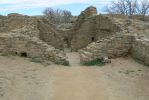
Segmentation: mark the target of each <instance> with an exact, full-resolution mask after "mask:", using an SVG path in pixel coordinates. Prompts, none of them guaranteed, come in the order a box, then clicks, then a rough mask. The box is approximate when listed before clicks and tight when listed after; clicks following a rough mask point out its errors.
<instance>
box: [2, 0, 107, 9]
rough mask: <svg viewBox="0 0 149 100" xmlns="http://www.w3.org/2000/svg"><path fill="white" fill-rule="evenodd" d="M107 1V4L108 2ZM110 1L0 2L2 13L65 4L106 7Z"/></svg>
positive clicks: (14, 0) (35, 0) (52, 0)
mask: <svg viewBox="0 0 149 100" xmlns="http://www.w3.org/2000/svg"><path fill="white" fill-rule="evenodd" d="M106 1H107V2H106ZM108 1H109V0H5V1H4V0H3V1H2V0H0V5H1V6H2V7H0V10H1V11H8V10H18V9H31V8H43V7H53V6H58V5H64V4H73V3H81V4H100V5H104V4H106V3H108Z"/></svg>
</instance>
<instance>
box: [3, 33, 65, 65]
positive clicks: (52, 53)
mask: <svg viewBox="0 0 149 100" xmlns="http://www.w3.org/2000/svg"><path fill="white" fill-rule="evenodd" d="M0 53H1V54H3V55H19V56H25V57H28V58H32V59H38V60H47V61H52V62H55V63H58V64H65V63H67V61H66V55H65V54H64V52H62V51H59V50H57V49H55V48H54V47H52V46H50V45H48V44H47V43H45V42H43V41H42V40H39V39H38V38H36V37H33V38H30V37H29V36H22V35H1V36H0Z"/></svg>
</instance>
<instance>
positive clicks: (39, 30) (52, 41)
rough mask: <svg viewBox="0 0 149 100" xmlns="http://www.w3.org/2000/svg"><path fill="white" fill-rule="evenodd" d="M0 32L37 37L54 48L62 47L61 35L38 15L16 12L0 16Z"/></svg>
mask: <svg viewBox="0 0 149 100" xmlns="http://www.w3.org/2000/svg"><path fill="white" fill-rule="evenodd" d="M0 32H1V33H5V34H9V33H18V34H23V35H28V36H30V37H38V38H40V39H41V40H43V41H45V42H46V43H48V44H49V45H52V46H54V47H55V48H58V49H62V48H63V37H62V35H61V34H60V33H59V32H58V31H57V30H56V29H55V28H54V27H53V26H52V25H51V24H50V23H47V21H46V20H44V18H43V17H42V16H41V17H38V16H33V17H31V16H26V15H21V14H17V13H12V14H9V15H8V16H1V17H0Z"/></svg>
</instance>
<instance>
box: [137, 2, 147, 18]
mask: <svg viewBox="0 0 149 100" xmlns="http://www.w3.org/2000/svg"><path fill="white" fill-rule="evenodd" d="M137 11H138V13H139V14H141V15H146V14H148V13H149V0H140V4H138V5H137Z"/></svg>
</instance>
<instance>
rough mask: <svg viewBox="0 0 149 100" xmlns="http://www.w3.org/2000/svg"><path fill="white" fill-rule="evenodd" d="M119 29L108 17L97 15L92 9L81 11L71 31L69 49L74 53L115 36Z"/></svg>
mask: <svg viewBox="0 0 149 100" xmlns="http://www.w3.org/2000/svg"><path fill="white" fill-rule="evenodd" d="M119 30H120V28H119V27H118V26H117V25H116V24H115V23H113V22H112V20H111V19H109V18H108V17H105V16H102V15H97V10H96V8H94V7H91V8H87V9H86V10H85V11H83V12H82V13H81V14H80V15H79V17H78V20H77V21H76V23H75V25H74V27H73V29H72V30H71V31H72V35H73V36H72V40H71V48H72V50H74V51H77V50H78V49H81V48H84V47H86V46H87V45H88V44H89V43H91V42H94V41H96V40H98V39H102V38H106V37H108V36H111V35H112V34H115V33H116V32H117V31H119Z"/></svg>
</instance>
